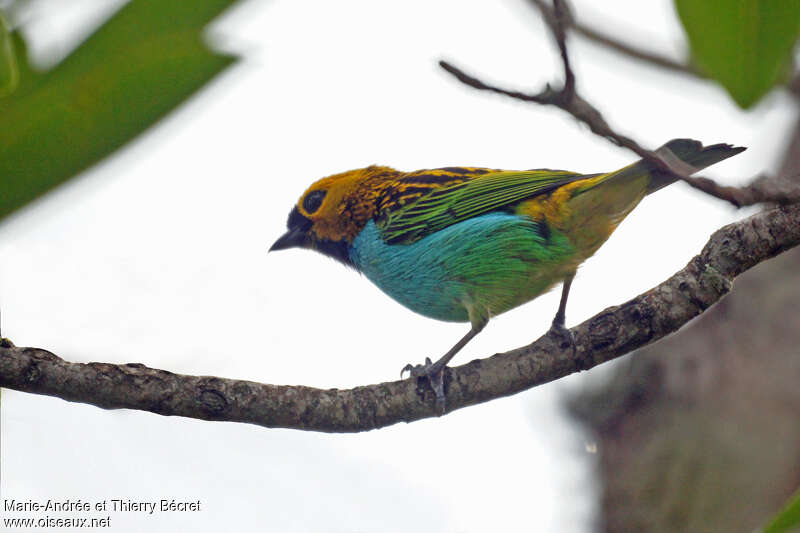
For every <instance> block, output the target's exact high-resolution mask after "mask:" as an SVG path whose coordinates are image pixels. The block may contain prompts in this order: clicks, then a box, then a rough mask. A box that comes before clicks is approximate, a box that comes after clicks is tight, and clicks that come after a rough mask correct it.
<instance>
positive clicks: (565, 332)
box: [547, 322, 575, 355]
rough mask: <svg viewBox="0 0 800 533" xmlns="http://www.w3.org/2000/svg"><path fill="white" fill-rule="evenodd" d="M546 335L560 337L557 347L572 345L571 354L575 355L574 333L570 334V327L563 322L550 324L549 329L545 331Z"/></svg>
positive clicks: (565, 347)
mask: <svg viewBox="0 0 800 533" xmlns="http://www.w3.org/2000/svg"><path fill="white" fill-rule="evenodd" d="M547 335H549V336H551V337H557V338H560V339H561V341H560V342H559V343H558V347H559V348H561V349H562V350H566V349H567V348H570V347H572V355H575V335H573V334H572V330H571V329H569V328H568V327H566V326H565V325H564V324H559V323H558V322H553V325H552V326H550V330H549V331H548V332H547Z"/></svg>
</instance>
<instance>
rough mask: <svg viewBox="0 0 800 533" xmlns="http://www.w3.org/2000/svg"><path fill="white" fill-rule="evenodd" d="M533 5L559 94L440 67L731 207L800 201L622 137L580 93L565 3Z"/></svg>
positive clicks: (797, 195)
mask: <svg viewBox="0 0 800 533" xmlns="http://www.w3.org/2000/svg"><path fill="white" fill-rule="evenodd" d="M532 1H533V2H534V3H535V4H536V5H537V6H540V9H541V12H542V16H543V18H544V20H545V22H546V23H547V26H548V27H549V28H550V31H551V33H552V34H553V38H554V39H555V41H556V44H557V45H558V49H559V51H560V53H561V61H562V64H563V66H564V85H563V87H562V88H561V89H553V88H552V87H551V86H550V85H549V84H548V85H546V86H545V88H544V89H543V90H541V91H540V92H538V93H536V94H529V93H523V92H520V91H510V90H507V89H502V88H500V87H496V86H494V85H489V84H488V83H485V82H483V81H481V80H479V79H478V78H476V77H475V76H471V75H469V74H467V73H465V72H464V71H463V70H461V69H459V68H457V67H455V66H453V65H452V64H450V63H448V62H446V61H439V66H441V67H442V68H443V69H444V70H446V71H447V72H449V73H450V74H452V75H453V76H455V77H456V78H457V79H458V80H459V81H460V82H462V83H464V84H465V85H468V86H470V87H474V88H475V89H479V90H482V91H490V92H493V93H497V94H502V95H504V96H509V97H511V98H514V99H517V100H522V101H524V102H533V103H537V104H541V105H552V106H556V107H558V108H561V109H563V110H564V111H566V112H567V113H569V114H571V115H572V116H573V117H575V118H576V119H577V120H579V121H580V122H583V123H584V124H586V125H587V126H588V127H589V129H590V130H591V131H592V132H593V133H595V134H596V135H599V136H601V137H604V138H605V139H607V140H609V141H611V142H613V143H614V144H616V145H617V146H621V147H623V148H627V149H628V150H631V151H632V152H634V153H635V154H637V155H639V156H640V157H642V158H643V159H647V160H648V161H652V162H653V163H654V164H656V165H658V167H659V168H660V169H661V170H663V171H665V172H668V173H670V174H672V175H673V176H674V177H675V178H676V179H679V180H682V181H684V182H686V183H688V184H689V185H691V186H692V187H694V188H695V189H699V190H701V191H703V192H705V193H706V194H709V195H711V196H714V197H716V198H719V199H721V200H725V201H727V202H730V203H731V204H733V205H735V206H736V207H743V206H748V205H754V204H758V203H774V204H780V205H787V204H792V203H796V202H800V187H797V186H795V185H794V184H790V183H789V182H788V181H783V182H781V181H780V180H778V179H764V178H760V179H757V180H753V181H752V182H751V183H750V184H749V185H747V186H745V187H730V186H725V185H719V184H718V183H716V182H715V181H713V180H711V179H709V178H704V177H696V176H694V177H693V176H691V174H693V173H694V172H695V170H696V169H694V168H692V167H691V166H689V165H686V164H685V163H683V161H681V160H680V159H678V158H677V157H674V156H672V157H670V155H671V154H669V153H668V152H666V153H664V152H659V153H656V152H654V151H652V150H648V149H646V148H644V147H643V146H641V145H640V144H639V143H637V142H636V141H635V140H633V139H632V138H630V137H627V136H625V135H622V134H619V133H617V132H616V131H615V130H613V129H612V128H611V126H609V125H608V122H606V120H605V118H603V115H602V113H600V111H599V110H598V109H597V108H596V107H594V106H593V105H592V104H591V103H589V102H588V101H586V100H584V99H583V98H582V97H581V96H580V95H579V94H578V91H577V89H576V88H575V75H574V73H573V72H572V68H571V67H570V63H569V53H568V51H567V45H566V29H567V28H568V27H570V25H572V24H573V22H572V18H571V16H570V14H569V11H568V9H567V7H566V3H565V1H564V0H553V8H552V9H550V8H549V7H547V6H546V5H545V4H544V2H543V0H532Z"/></svg>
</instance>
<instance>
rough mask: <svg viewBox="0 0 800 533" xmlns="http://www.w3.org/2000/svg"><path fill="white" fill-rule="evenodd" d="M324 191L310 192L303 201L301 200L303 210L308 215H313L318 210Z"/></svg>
mask: <svg viewBox="0 0 800 533" xmlns="http://www.w3.org/2000/svg"><path fill="white" fill-rule="evenodd" d="M325 193H326V191H311V192H310V193H308V196H306V198H305V200H303V209H304V210H305V212H306V213H308V214H309V215H312V214H314V212H315V211H316V210H317V209H319V206H321V205H322V200H323V198H325Z"/></svg>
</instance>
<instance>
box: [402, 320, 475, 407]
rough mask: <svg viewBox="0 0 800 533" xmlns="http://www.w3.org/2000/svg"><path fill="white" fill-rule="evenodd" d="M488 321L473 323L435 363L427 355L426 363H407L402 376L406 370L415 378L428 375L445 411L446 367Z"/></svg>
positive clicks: (438, 401) (440, 405)
mask: <svg viewBox="0 0 800 533" xmlns="http://www.w3.org/2000/svg"><path fill="white" fill-rule="evenodd" d="M486 322H487V321H486V320H483V321H481V322H478V323H473V324H472V328H471V329H470V330H469V331H468V332H467V334H466V335H464V336H463V337H462V338H461V340H460V341H458V342H457V343H456V344H455V346H453V347H452V348H450V350H448V352H447V353H446V354H444V355H443V356H441V357H440V358H439V359H438V360H437V361H436V362H435V363H433V362H431V359H430V357H426V358H425V364H422V365H416V366H414V365H411V364H407V365H406V366H404V367H403V369H402V370H401V371H400V377H401V378H402V377H403V373H404V372H409V373H410V374H411V377H414V378H421V377H427V378H428V381H429V382H430V384H431V388H432V389H433V392H434V393H436V405H437V406H438V407H439V410H440V412H441V413H444V367H445V366H446V365H447V363H449V362H450V360H451V359H452V358H453V357H454V356H455V355H456V354H457V353H458V352H459V351H460V350H461V348H463V347H464V346H466V345H467V343H468V342H469V341H471V340H472V338H473V337H474V336H475V335H477V334H478V333H480V332H481V330H482V329H483V327H484V326H485V325H486Z"/></svg>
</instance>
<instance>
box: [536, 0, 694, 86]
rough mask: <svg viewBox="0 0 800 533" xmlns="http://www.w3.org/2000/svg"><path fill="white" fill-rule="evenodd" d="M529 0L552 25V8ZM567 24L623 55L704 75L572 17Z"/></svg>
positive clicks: (681, 71)
mask: <svg viewBox="0 0 800 533" xmlns="http://www.w3.org/2000/svg"><path fill="white" fill-rule="evenodd" d="M529 1H530V3H531V4H533V5H534V6H535V7H536V8H537V9H538V10H539V12H540V13H541V15H542V18H543V19H544V21H545V22H546V23H547V24H548V26H551V27H552V24H553V20H554V9H553V8H552V7H550V6H549V5H548V4H547V2H545V1H544V0H529ZM568 24H569V26H568V27H569V29H570V30H572V31H574V32H575V33H577V34H579V35H582V36H583V37H586V38H587V39H589V40H590V41H592V42H595V43H597V44H600V45H602V46H605V47H606V48H611V49H612V50H614V51H616V52H619V53H620V54H623V55H625V56H628V57H632V58H634V59H637V60H639V61H644V62H645V63H650V64H651V65H655V66H657V67H660V68H663V69H667V70H671V71H673V72H679V73H682V74H689V75H691V76H696V77H698V78H705V77H706V76H705V75H703V73H702V72H700V71H699V70H697V69H696V68H694V67H693V66H692V65H689V64H686V63H680V62H678V61H674V60H672V59H670V58H668V57H666V56H663V55H660V54H656V53H653V52H646V51H644V50H642V49H640V48H636V47H634V46H632V45H630V44H627V43H623V42H622V41H619V40H617V39H615V38H614V37H611V36H610V35H605V34H603V33H601V32H600V31H598V30H596V29H594V28H592V27H590V26H587V25H585V24H581V23H580V21H577V20H575V18H574V17H572V18H570V19H568Z"/></svg>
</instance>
